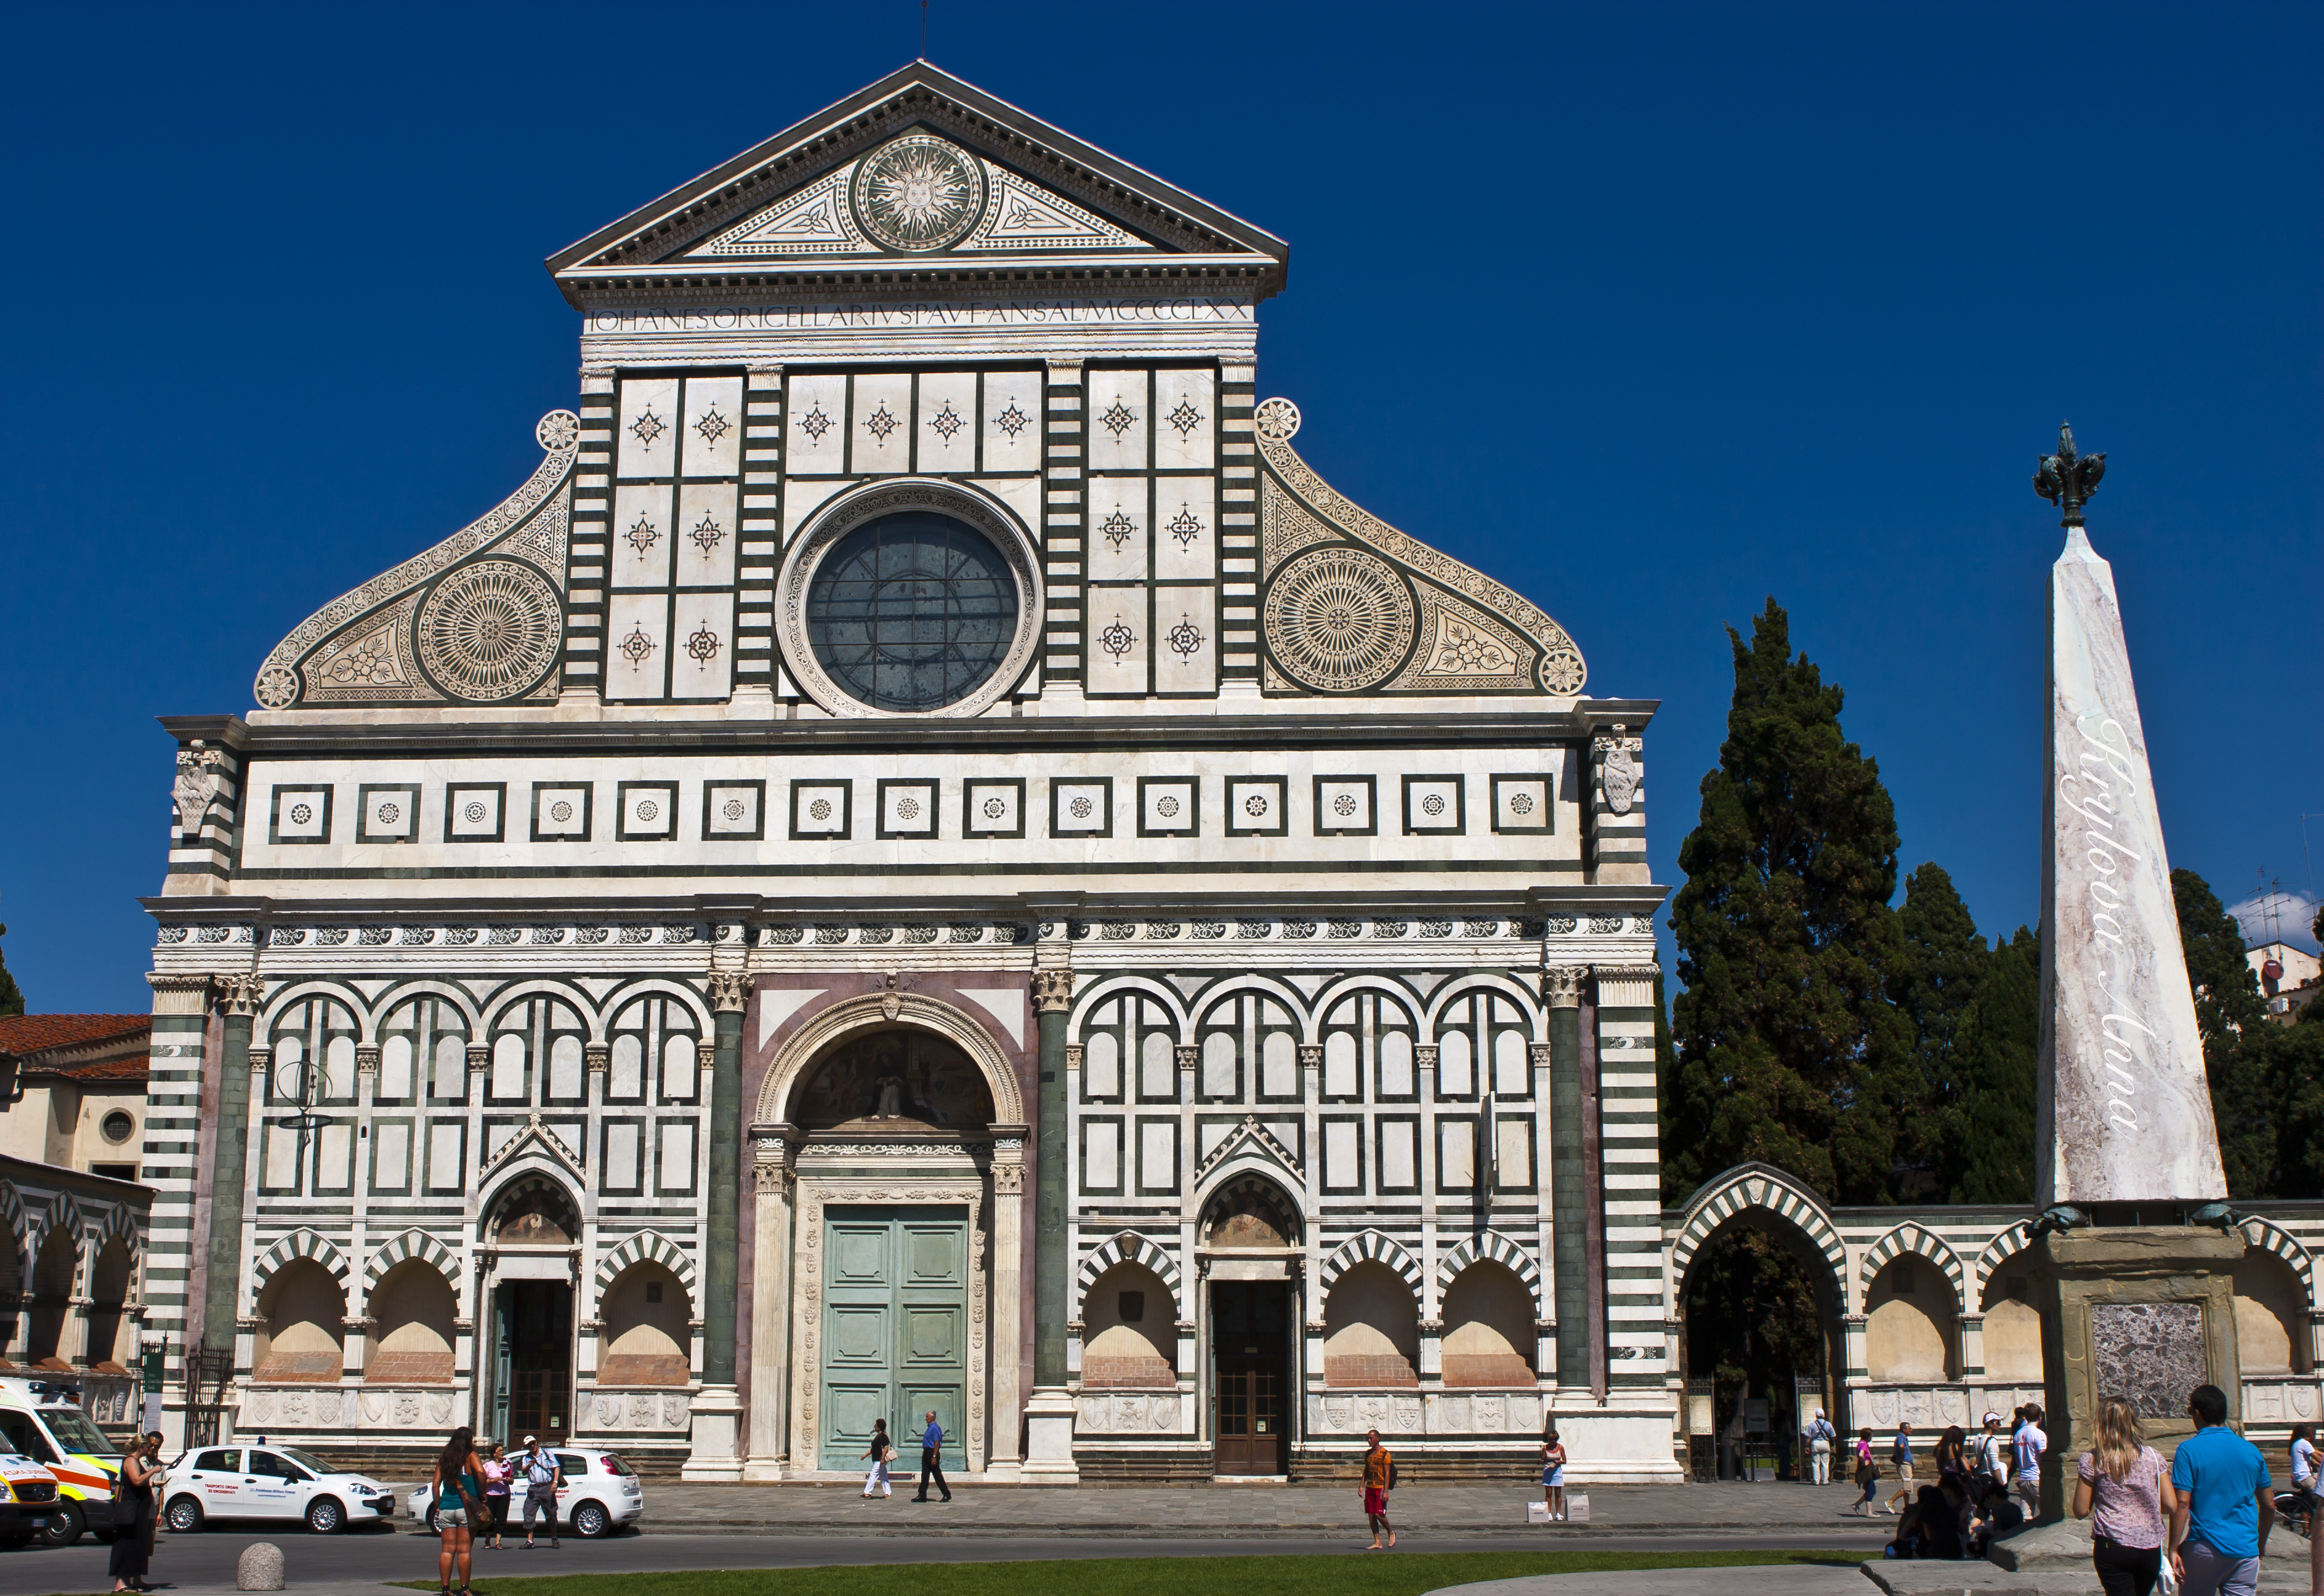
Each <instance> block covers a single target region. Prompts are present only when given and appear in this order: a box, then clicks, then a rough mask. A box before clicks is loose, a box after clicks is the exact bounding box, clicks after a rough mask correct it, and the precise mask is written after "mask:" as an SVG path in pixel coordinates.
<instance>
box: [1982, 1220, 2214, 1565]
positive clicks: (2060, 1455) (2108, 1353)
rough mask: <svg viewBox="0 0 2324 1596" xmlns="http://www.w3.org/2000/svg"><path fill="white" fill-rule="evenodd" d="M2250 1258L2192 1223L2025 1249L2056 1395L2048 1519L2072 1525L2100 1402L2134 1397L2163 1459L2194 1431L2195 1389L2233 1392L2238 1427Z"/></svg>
mask: <svg viewBox="0 0 2324 1596" xmlns="http://www.w3.org/2000/svg"><path fill="white" fill-rule="evenodd" d="M2243 1254H2244V1239H2243V1237H2242V1235H2241V1234H2239V1233H2236V1232H2219V1231H2213V1230H2203V1229H2199V1228H2197V1227H2195V1226H2191V1225H2139V1226H2130V1225H2114V1226H2094V1227H2091V1228H2089V1229H2085V1230H2075V1231H2059V1232H2052V1233H2050V1234H2047V1235H2044V1236H2042V1237H2039V1238H2038V1239H2036V1240H2035V1241H2034V1242H2033V1246H2032V1247H2030V1248H2028V1249H2027V1250H2026V1252H2025V1259H2026V1262H2027V1263H2028V1264H2029V1265H2030V1266H2031V1267H2030V1268H2029V1269H2028V1276H2029V1278H2030V1281H2031V1283H2032V1285H2033V1294H2034V1296H2033V1300H2034V1305H2035V1307H2036V1308H2037V1309H2038V1310H2039V1311H2040V1313H2041V1315H2042V1361H2043V1372H2044V1376H2045V1383H2046V1386H2047V1391H2048V1394H2047V1395H2046V1396H2045V1397H2044V1398H2043V1404H2042V1406H2043V1425H2042V1427H2043V1430H2044V1431H2046V1432H2047V1433H2048V1435H2049V1437H2050V1450H2049V1453H2048V1455H2047V1457H2046V1458H2045V1459H2044V1461H2043V1469H2042V1516H2043V1518H2063V1517H2064V1515H2065V1499H2066V1486H2065V1483H2064V1482H2065V1481H2066V1480H2067V1479H2068V1478H2069V1471H2071V1470H2072V1469H2073V1468H2074V1467H2075V1466H2076V1465H2077V1464H2078V1463H2079V1462H2080V1458H2081V1455H2082V1453H2085V1452H2087V1451H2089V1449H2090V1447H2091V1446H2093V1445H2094V1444H2096V1442H2097V1435H2096V1425H2097V1417H2098V1400H2099V1398H2102V1397H2126V1398H2130V1400H2131V1403H2132V1405H2133V1406H2134V1407H2136V1408H2137V1409H2138V1411H2139V1414H2140V1422H2141V1424H2142V1425H2143V1426H2144V1429H2145V1431H2146V1438H2147V1439H2148V1440H2149V1441H2151V1442H2152V1443H2153V1444H2154V1445H2155V1446H2156V1447H2157V1448H2159V1449H2160V1450H2161V1451H2163V1453H2170V1452H2172V1450H2173V1449H2175V1448H2176V1447H2177V1445H2178V1444H2179V1442H2180V1441H2181V1440H2182V1439H2184V1438H2185V1437H2186V1436H2187V1435H2190V1434H2191V1433H2192V1432H2193V1430H2194V1427H2195V1425H2194V1421H2193V1420H2192V1419H2190V1418H2189V1417H2188V1416H2187V1397H2188V1393H2189V1392H2190V1391H2192V1390H2193V1389H2194V1388H2196V1387H2197V1386H2199V1385H2205V1384H2209V1385H2215V1386H2218V1388H2220V1389H2221V1390H2222V1391H2224V1392H2226V1393H2227V1422H2228V1423H2229V1424H2231V1425H2233V1424H2236V1423H2237V1421H2238V1420H2239V1419H2240V1417H2241V1415H2240V1414H2239V1413H2238V1412H2237V1408H2238V1407H2240V1405H2241V1395H2240V1393H2241V1390H2242V1381H2241V1379H2240V1374H2239V1364H2238V1360H2237V1357H2236V1311H2235V1284H2234V1274H2235V1267H2236V1260H2237V1259H2240V1258H2242V1257H2243ZM2083 1540H2084V1543H2085V1544H2086V1545H2087V1543H2088V1540H2089V1536H2087V1535H2085V1536H2084V1537H2083Z"/></svg>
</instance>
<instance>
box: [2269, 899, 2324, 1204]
mask: <svg viewBox="0 0 2324 1596" xmlns="http://www.w3.org/2000/svg"><path fill="white" fill-rule="evenodd" d="M2319 918H2324V917H2319ZM2253 1040H2254V1041H2255V1043H2257V1045H2258V1047H2259V1049H2260V1051H2261V1052H2262V1053H2263V1054H2264V1063H2263V1073H2264V1075H2265V1077H2266V1079H2267V1081H2268V1084H2269V1085H2270V1087H2271V1089H2272V1091H2273V1094H2274V1096H2273V1101H2274V1102H2275V1104H2276V1113H2277V1121H2276V1138H2275V1146H2276V1190H2275V1192H2274V1193H2273V1195H2276V1196H2279V1197H2309V1198H2313V1197H2319V1196H2324V1002H2317V1001H2312V1000H2311V1001H2310V1003H2309V1005H2308V1007H2306V1008H2305V1009H2302V1010H2301V1011H2300V1018H2299V1019H2298V1020H2297V1021H2295V1022H2294V1023H2292V1024H2291V1025H2264V1026H2262V1027H2261V1028H2260V1029H2259V1030H2258V1032H2257V1033H2256V1034H2255V1037H2254V1038H2253Z"/></svg>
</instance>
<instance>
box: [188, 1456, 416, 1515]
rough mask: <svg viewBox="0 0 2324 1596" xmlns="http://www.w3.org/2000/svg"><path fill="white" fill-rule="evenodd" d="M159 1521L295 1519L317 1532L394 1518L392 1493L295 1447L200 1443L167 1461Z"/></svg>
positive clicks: (375, 1483) (365, 1477)
mask: <svg viewBox="0 0 2324 1596" xmlns="http://www.w3.org/2000/svg"><path fill="white" fill-rule="evenodd" d="M161 1501H162V1504H163V1505H162V1509H161V1511H162V1518H163V1520H164V1522H166V1523H167V1524H168V1525H169V1527H171V1529H173V1530H176V1531H177V1532H178V1533H179V1534H180V1535H189V1534H191V1533H192V1532H193V1531H195V1530H197V1529H199V1528H200V1527H202V1525H203V1524H204V1523H205V1522H206V1521H207V1520H209V1519H213V1518H227V1519H245V1518H303V1519H305V1520H306V1521H307V1527H308V1528H309V1529H311V1530H313V1531H315V1532H316V1533H317V1534H318V1535H333V1534H336V1533H337V1532H338V1531H339V1530H342V1529H345V1528H346V1527H348V1526H349V1525H351V1524H352V1525H364V1524H382V1523H385V1522H386V1521H387V1520H388V1519H390V1518H393V1517H394V1515H395V1493H394V1492H393V1491H392V1490H389V1489H388V1488H387V1487H386V1486H384V1485H382V1484H381V1483H380V1482H379V1481H376V1480H374V1479H371V1478H370V1477H369V1476H367V1475H364V1474H346V1473H342V1472H340V1471H338V1470H337V1469H335V1468H333V1467H331V1465H330V1464H328V1463H327V1462H323V1460H322V1459H320V1458H318V1457H315V1456H312V1455H310V1454H309V1453H303V1452H300V1450H299V1449H298V1448H297V1447H295V1446H204V1447H198V1448H196V1449H195V1450H193V1451H190V1452H187V1453H182V1454H181V1455H180V1457H179V1458H178V1461H177V1462H173V1463H171V1465H170V1477H169V1479H168V1481H166V1482H165V1483H164V1484H163V1486H162V1490H161Z"/></svg>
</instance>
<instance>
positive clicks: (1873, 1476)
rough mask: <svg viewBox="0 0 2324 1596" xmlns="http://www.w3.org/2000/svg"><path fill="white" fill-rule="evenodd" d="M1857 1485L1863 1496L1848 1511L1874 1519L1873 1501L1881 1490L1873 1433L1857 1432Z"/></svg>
mask: <svg viewBox="0 0 2324 1596" xmlns="http://www.w3.org/2000/svg"><path fill="white" fill-rule="evenodd" d="M1856 1483H1857V1485H1858V1488H1859V1489H1861V1490H1862V1491H1863V1493H1864V1494H1863V1495H1861V1496H1859V1497H1858V1498H1857V1499H1856V1502H1855V1505H1854V1506H1852V1507H1850V1508H1849V1509H1848V1510H1849V1512H1851V1513H1853V1514H1855V1515H1856V1516H1857V1517H1858V1518H1871V1517H1872V1499H1873V1498H1874V1497H1875V1496H1876V1495H1877V1494H1878V1493H1879V1490H1880V1465H1879V1463H1878V1462H1876V1461H1874V1459H1873V1456H1872V1432H1871V1431H1870V1430H1868V1429H1867V1430H1858V1431H1857V1432H1856Z"/></svg>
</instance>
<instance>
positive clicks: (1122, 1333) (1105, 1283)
mask: <svg viewBox="0 0 2324 1596" xmlns="http://www.w3.org/2000/svg"><path fill="white" fill-rule="evenodd" d="M1177 1352H1178V1326H1177V1306H1176V1303H1175V1302H1174V1300H1173V1299H1172V1297H1171V1295H1170V1287H1168V1286H1167V1285H1166V1284H1165V1283H1164V1282H1163V1279H1162V1277H1161V1276H1159V1275H1157V1274H1156V1273H1155V1272H1154V1271H1153V1270H1152V1269H1149V1268H1147V1267H1146V1266H1145V1265H1143V1264H1137V1263H1118V1264H1116V1265H1114V1266H1113V1267H1112V1268H1110V1269H1108V1270H1106V1272H1105V1273H1104V1274H1102V1275H1100V1276H1099V1277H1098V1278H1097V1281H1096V1283H1095V1284H1094V1285H1093V1286H1092V1287H1090V1288H1089V1290H1088V1291H1087V1292H1085V1293H1084V1296H1083V1298H1082V1384H1083V1386H1084V1387H1085V1388H1086V1387H1096V1386H1103V1387H1117V1386H1175V1385H1176V1384H1177V1383H1178V1370H1177Z"/></svg>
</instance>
